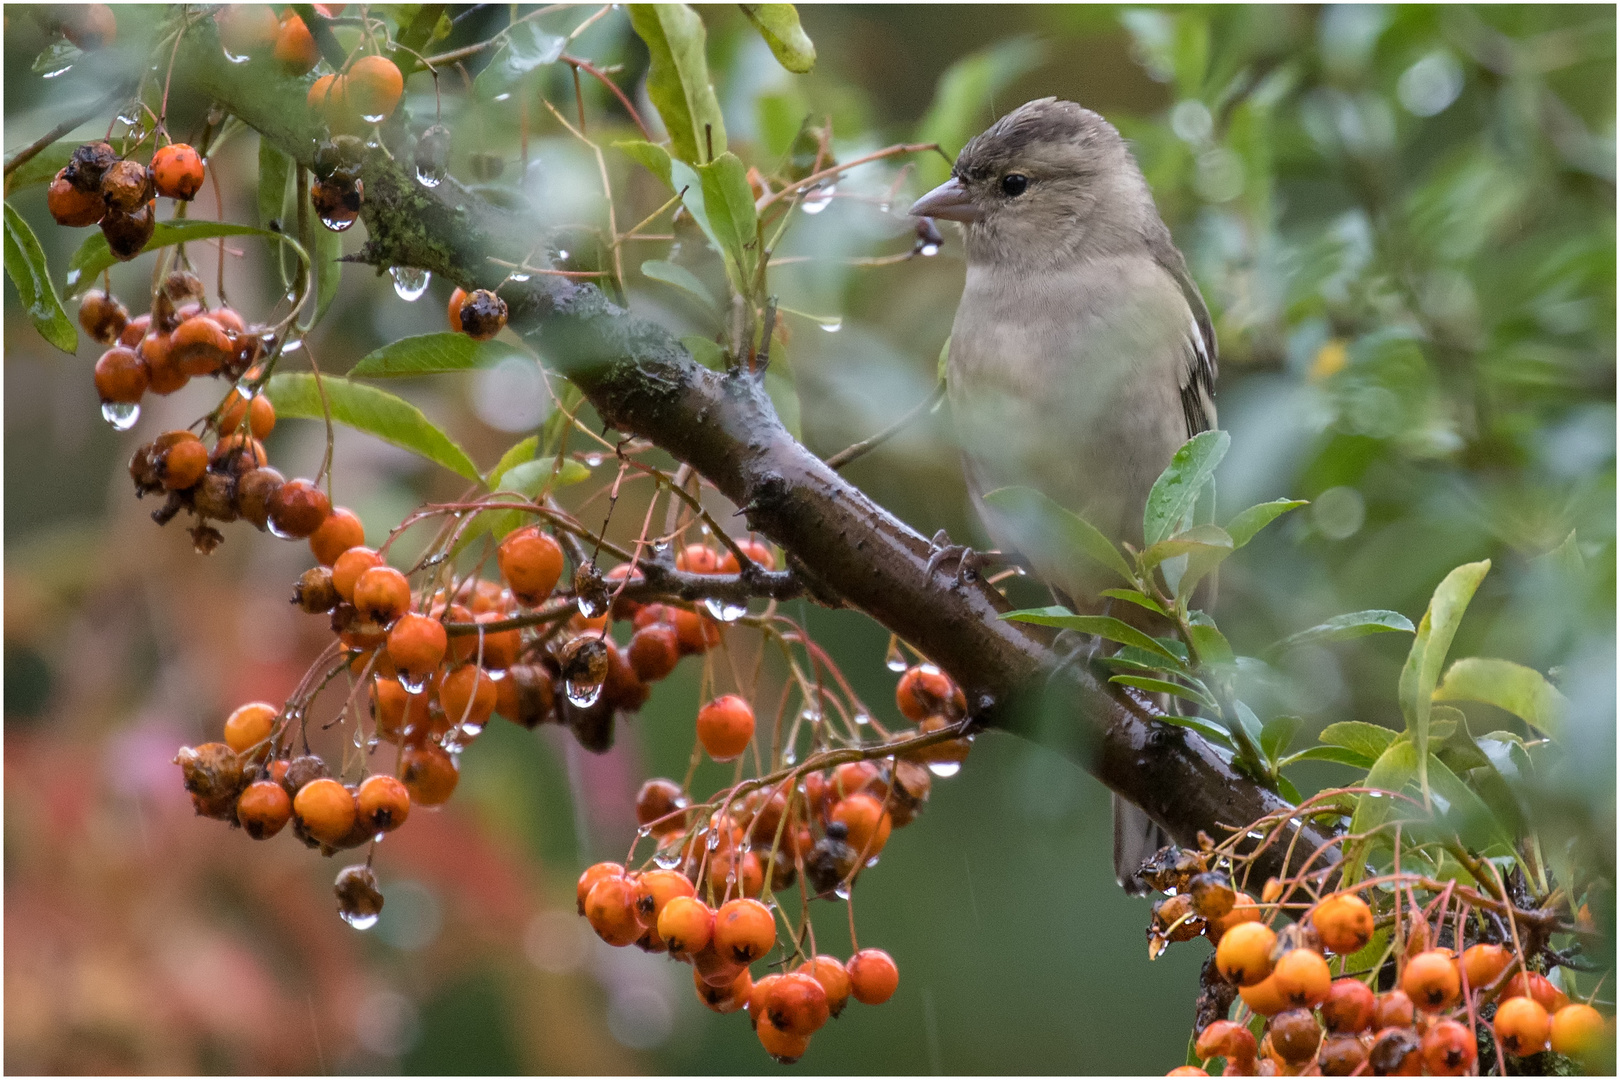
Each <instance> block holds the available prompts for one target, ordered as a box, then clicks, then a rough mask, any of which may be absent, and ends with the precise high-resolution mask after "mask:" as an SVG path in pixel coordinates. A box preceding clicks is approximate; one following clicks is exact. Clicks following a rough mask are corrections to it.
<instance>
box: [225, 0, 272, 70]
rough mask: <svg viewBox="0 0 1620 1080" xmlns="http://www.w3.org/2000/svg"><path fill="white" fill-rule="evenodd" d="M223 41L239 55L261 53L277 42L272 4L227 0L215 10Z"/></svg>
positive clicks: (228, 49)
mask: <svg viewBox="0 0 1620 1080" xmlns="http://www.w3.org/2000/svg"><path fill="white" fill-rule="evenodd" d="M214 22H215V23H217V24H218V26H219V43H220V44H221V45H223V46H224V47H225V51H226V52H228V53H231V54H233V55H235V56H239V57H240V56H257V55H259V54H261V53H265V52H268V51H269V50H270V49H271V48H273V47H274V46H275V43H276V33H277V30H278V27H277V25H276V13H275V11H274V10H272V9H271V8H270V6H269V5H268V4H225V5H223V6H222V7H221V8H220V9H219V10H218V11H216V12H215V13H214Z"/></svg>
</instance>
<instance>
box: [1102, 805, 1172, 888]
mask: <svg viewBox="0 0 1620 1080" xmlns="http://www.w3.org/2000/svg"><path fill="white" fill-rule="evenodd" d="M1168 843H1170V836H1169V834H1167V833H1166V832H1165V831H1164V830H1163V829H1161V828H1159V826H1158V825H1157V824H1156V823H1155V822H1154V820H1153V819H1152V818H1150V817H1148V816H1147V811H1146V810H1143V809H1142V808H1141V807H1139V806H1137V805H1136V804H1134V803H1130V802H1126V801H1125V800H1124V799H1122V798H1120V797H1119V796H1118V795H1115V796H1114V878H1115V879H1116V880H1117V881H1118V882H1119V886H1120V888H1122V889H1124V890H1125V891H1126V892H1127V893H1129V894H1130V895H1131V896H1142V895H1145V894H1146V893H1148V892H1151V891H1152V890H1151V889H1149V888H1148V885H1147V883H1146V882H1145V881H1143V880H1142V879H1141V877H1140V876H1139V875H1138V871H1140V870H1141V869H1142V863H1143V862H1145V861H1146V860H1147V859H1149V858H1151V857H1152V856H1153V854H1154V853H1155V852H1157V851H1158V850H1159V849H1160V848H1162V847H1164V846H1165V845H1166V844H1168Z"/></svg>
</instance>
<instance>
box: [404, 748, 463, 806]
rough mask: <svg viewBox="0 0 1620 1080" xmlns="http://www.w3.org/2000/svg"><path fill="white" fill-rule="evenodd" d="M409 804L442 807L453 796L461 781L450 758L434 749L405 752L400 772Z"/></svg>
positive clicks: (409, 749)
mask: <svg viewBox="0 0 1620 1080" xmlns="http://www.w3.org/2000/svg"><path fill="white" fill-rule="evenodd" d="M402 773H403V777H404V780H405V787H406V788H407V789H409V791H410V793H411V802H413V803H418V804H420V805H422V806H442V805H444V804H445V803H447V802H449V801H450V796H451V795H454V794H455V791H456V782H457V781H459V780H460V779H461V774H460V771H459V770H458V769H457V768H456V762H455V759H454V758H453V757H451V756H450V755H449V754H448V753H446V752H445V751H444V750H442V749H441V748H439V747H437V746H433V745H427V746H412V747H408V748H407V749H406V750H405V763H404V768H403V770H402Z"/></svg>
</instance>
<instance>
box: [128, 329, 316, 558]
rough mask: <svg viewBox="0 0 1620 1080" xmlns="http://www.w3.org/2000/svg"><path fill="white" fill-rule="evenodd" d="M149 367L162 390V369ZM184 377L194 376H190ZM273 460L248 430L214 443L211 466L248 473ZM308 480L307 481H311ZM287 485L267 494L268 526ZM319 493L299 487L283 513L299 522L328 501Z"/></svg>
mask: <svg viewBox="0 0 1620 1080" xmlns="http://www.w3.org/2000/svg"><path fill="white" fill-rule="evenodd" d="M147 367H148V368H151V371H152V389H153V390H158V385H157V371H158V369H157V368H155V367H152V364H151V362H150V361H148V363H147ZM184 377H185V378H190V376H189V375H186V376H184ZM158 392H159V393H162V391H161V390H158ZM269 460H270V458H269V455H267V454H266V453H265V452H264V444H263V443H261V442H259V440H258V439H255V438H254V437H253V436H252V435H250V434H248V433H247V432H246V431H238V432H237V433H236V434H235V435H227V436H225V437H224V438H222V439H220V440H219V441H218V442H216V443H215V444H214V452H213V453H212V454H210V455H209V457H208V465H209V467H210V468H212V469H213V470H214V471H215V472H218V473H229V474H230V475H232V476H245V475H246V474H248V473H251V472H252V471H253V470H255V469H263V468H264V467H265V463H266V462H267V461H269ZM272 472H273V471H272ZM273 475H275V476H276V477H278V478H279V477H280V476H281V474H280V473H273ZM304 482H305V483H307V482H308V481H304ZM285 485H286V481H285V480H281V479H278V480H277V482H276V483H275V485H274V489H273V490H270V491H268V492H266V493H265V496H264V520H265V524H266V525H268V524H270V523H271V522H270V511H271V504H272V500H273V499H274V498H275V497H276V495H278V494H279V493H280V492H281V489H282V488H283V487H284V486H285ZM316 494H317V495H319V499H318V500H312V497H311V496H310V495H309V493H308V492H307V491H302V490H299V489H295V490H294V492H293V494H292V495H289V496H288V498H289V500H290V501H289V502H288V503H287V504H285V505H284V506H283V507H282V514H283V515H284V517H285V518H287V519H288V520H294V521H296V520H297V519H298V516H299V514H301V513H302V514H312V513H314V512H315V511H316V510H318V509H319V507H320V506H322V505H323V502H322V501H321V500H325V498H326V496H325V495H324V494H320V493H318V492H317V493H316ZM312 501H313V507H314V509H312V508H311V506H310V505H300V504H301V503H302V504H309V503H311V502H312ZM311 520H312V521H313V520H314V519H313V518H311ZM316 525H319V522H316ZM283 539H302V537H297V538H294V537H290V536H289V537H284V538H283Z"/></svg>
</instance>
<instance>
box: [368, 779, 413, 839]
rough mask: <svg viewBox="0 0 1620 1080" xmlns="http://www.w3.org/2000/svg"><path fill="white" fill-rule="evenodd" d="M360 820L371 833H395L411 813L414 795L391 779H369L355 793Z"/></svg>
mask: <svg viewBox="0 0 1620 1080" xmlns="http://www.w3.org/2000/svg"><path fill="white" fill-rule="evenodd" d="M355 803H356V805H357V806H358V807H359V810H360V820H361V821H362V822H364V823H365V826H366V830H367V831H368V832H370V833H373V834H375V833H380V832H393V831H394V830H395V829H397V828H399V827H400V826H401V825H403V824H405V819H406V818H407V817H409V816H410V813H411V793H410V791H408V790H407V789H406V787H405V785H404V784H402V783H400V782H399V781H398V780H395V779H394V778H393V777H392V776H382V775H377V776H368V777H366V778H365V779H364V780H362V781H360V790H359V791H358V792H356V793H355Z"/></svg>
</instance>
